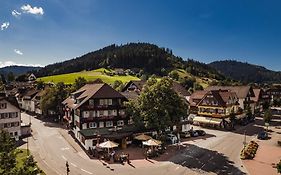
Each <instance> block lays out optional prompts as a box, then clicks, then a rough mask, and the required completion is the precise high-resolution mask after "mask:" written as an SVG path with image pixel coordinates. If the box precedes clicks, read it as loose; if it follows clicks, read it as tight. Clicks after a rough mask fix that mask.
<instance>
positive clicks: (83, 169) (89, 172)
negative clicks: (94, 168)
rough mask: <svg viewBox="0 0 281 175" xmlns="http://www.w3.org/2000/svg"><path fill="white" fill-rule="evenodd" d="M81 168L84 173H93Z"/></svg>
mask: <svg viewBox="0 0 281 175" xmlns="http://www.w3.org/2000/svg"><path fill="white" fill-rule="evenodd" d="M81 170H82V171H84V172H85V173H88V174H93V173H91V172H89V171H86V170H84V169H82V168H81Z"/></svg>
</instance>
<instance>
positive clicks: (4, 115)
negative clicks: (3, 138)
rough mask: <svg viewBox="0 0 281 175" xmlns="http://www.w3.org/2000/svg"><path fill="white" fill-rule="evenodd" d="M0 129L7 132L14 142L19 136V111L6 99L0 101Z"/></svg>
mask: <svg viewBox="0 0 281 175" xmlns="http://www.w3.org/2000/svg"><path fill="white" fill-rule="evenodd" d="M0 129H3V130H5V131H7V132H9V133H10V135H11V136H12V137H14V138H15V139H16V140H19V137H20V136H21V113H20V109H19V108H17V107H16V106H14V105H12V104H11V103H10V102H8V101H7V100H6V99H1V100H0Z"/></svg>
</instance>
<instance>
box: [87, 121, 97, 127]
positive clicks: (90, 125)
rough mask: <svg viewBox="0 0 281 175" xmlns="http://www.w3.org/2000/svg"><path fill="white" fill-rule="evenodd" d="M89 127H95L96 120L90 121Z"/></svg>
mask: <svg viewBox="0 0 281 175" xmlns="http://www.w3.org/2000/svg"><path fill="white" fill-rule="evenodd" d="M89 128H97V123H96V122H90V123H89Z"/></svg>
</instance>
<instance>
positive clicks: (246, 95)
mask: <svg viewBox="0 0 281 175" xmlns="http://www.w3.org/2000/svg"><path fill="white" fill-rule="evenodd" d="M205 90H207V91H212V90H229V91H232V92H235V93H236V95H237V97H238V99H239V100H238V103H239V107H240V108H241V109H243V110H246V109H247V108H248V107H250V109H251V112H252V113H253V114H254V112H255V111H254V110H255V103H254V102H253V101H252V100H251V97H255V93H254V91H253V88H252V87H251V86H209V87H207V88H206V89H205Z"/></svg>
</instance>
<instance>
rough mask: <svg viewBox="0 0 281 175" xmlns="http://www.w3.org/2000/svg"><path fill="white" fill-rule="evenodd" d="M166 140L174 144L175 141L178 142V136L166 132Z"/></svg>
mask: <svg viewBox="0 0 281 175" xmlns="http://www.w3.org/2000/svg"><path fill="white" fill-rule="evenodd" d="M166 140H167V141H169V142H170V143H172V144H175V143H177V142H178V138H177V136H175V135H174V134H167V135H166Z"/></svg>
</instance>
